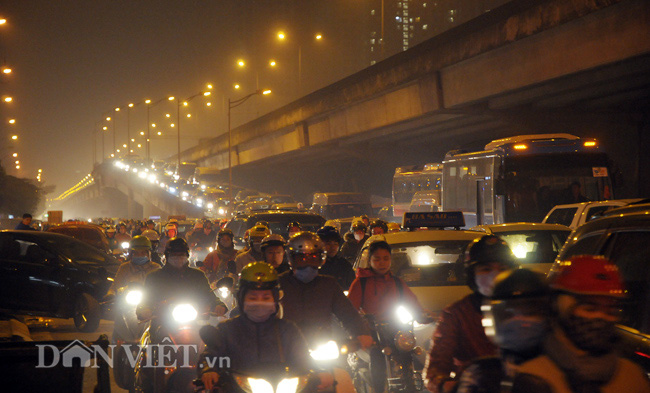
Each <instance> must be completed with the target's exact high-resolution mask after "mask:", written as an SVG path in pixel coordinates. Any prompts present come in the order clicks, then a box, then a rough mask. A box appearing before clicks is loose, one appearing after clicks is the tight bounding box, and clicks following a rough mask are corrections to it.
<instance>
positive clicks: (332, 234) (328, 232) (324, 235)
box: [316, 225, 341, 243]
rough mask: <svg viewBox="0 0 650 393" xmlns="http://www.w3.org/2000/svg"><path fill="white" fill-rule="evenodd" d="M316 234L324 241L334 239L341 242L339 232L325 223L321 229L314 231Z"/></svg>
mask: <svg viewBox="0 0 650 393" xmlns="http://www.w3.org/2000/svg"><path fill="white" fill-rule="evenodd" d="M316 234H317V235H318V237H320V239H321V240H322V241H324V242H327V241H331V240H334V241H336V242H338V243H341V234H340V233H339V231H338V230H336V228H334V227H333V226H331V225H326V226H324V227H322V228H321V229H319V230H318V231H316Z"/></svg>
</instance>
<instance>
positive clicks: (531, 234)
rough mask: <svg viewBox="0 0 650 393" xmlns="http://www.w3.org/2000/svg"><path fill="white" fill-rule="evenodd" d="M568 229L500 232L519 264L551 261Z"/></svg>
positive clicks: (568, 232)
mask: <svg viewBox="0 0 650 393" xmlns="http://www.w3.org/2000/svg"><path fill="white" fill-rule="evenodd" d="M570 233H571V232H570V231H558V230H553V231H541V230H537V231H518V232H500V233H497V235H498V236H499V237H501V238H502V239H503V240H505V242H506V243H508V246H510V249H511V250H512V252H513V253H514V254H515V257H517V260H518V261H519V263H521V264H526V263H553V261H554V260H555V258H556V257H557V254H558V252H559V251H560V249H561V248H562V245H563V244H564V242H565V241H566V239H567V237H569V234H570Z"/></svg>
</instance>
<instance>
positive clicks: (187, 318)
mask: <svg viewBox="0 0 650 393" xmlns="http://www.w3.org/2000/svg"><path fill="white" fill-rule="evenodd" d="M198 315H199V313H198V312H197V311H196V309H195V308H194V307H192V305H191V304H179V305H178V306H176V307H174V309H173V310H172V317H173V318H174V321H176V322H180V323H186V322H192V321H193V320H195V319H196V317H197V316H198Z"/></svg>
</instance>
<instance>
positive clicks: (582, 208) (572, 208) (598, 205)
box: [542, 199, 640, 229]
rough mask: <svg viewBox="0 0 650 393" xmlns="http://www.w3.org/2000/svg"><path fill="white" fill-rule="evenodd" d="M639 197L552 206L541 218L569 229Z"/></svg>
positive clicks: (544, 221) (547, 222) (632, 201)
mask: <svg viewBox="0 0 650 393" xmlns="http://www.w3.org/2000/svg"><path fill="white" fill-rule="evenodd" d="M639 200H640V199H613V200H608V201H594V202H582V203H570V204H567V205H557V206H555V207H554V208H552V209H551V210H550V211H549V212H548V214H546V217H544V219H543V220H542V222H543V223H546V224H562V225H566V226H568V227H569V228H571V229H576V228H577V227H579V226H580V225H582V224H584V223H585V222H588V221H591V220H593V219H595V218H598V217H599V216H600V215H601V214H603V213H604V212H605V211H607V210H609V209H613V208H616V207H619V206H626V205H628V204H630V203H634V202H636V201H639Z"/></svg>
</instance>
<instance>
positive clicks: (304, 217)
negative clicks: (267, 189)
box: [246, 214, 325, 239]
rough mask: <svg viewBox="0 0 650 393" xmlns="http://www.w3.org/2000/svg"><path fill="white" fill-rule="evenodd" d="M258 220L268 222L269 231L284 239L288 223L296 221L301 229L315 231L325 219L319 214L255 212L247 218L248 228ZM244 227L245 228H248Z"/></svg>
mask: <svg viewBox="0 0 650 393" xmlns="http://www.w3.org/2000/svg"><path fill="white" fill-rule="evenodd" d="M258 221H266V222H268V223H269V229H270V230H271V233H279V234H280V235H282V236H283V237H284V238H285V239H286V238H287V235H288V232H287V226H288V225H289V223H292V222H298V223H300V226H301V227H302V230H303V231H310V232H316V231H317V230H318V229H319V228H320V227H322V226H323V224H325V219H324V218H323V217H321V216H317V215H310V214H256V215H254V216H252V217H250V218H249V219H248V228H251V227H252V226H253V225H255V224H256V223H257V222H258ZM248 228H246V229H248Z"/></svg>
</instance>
